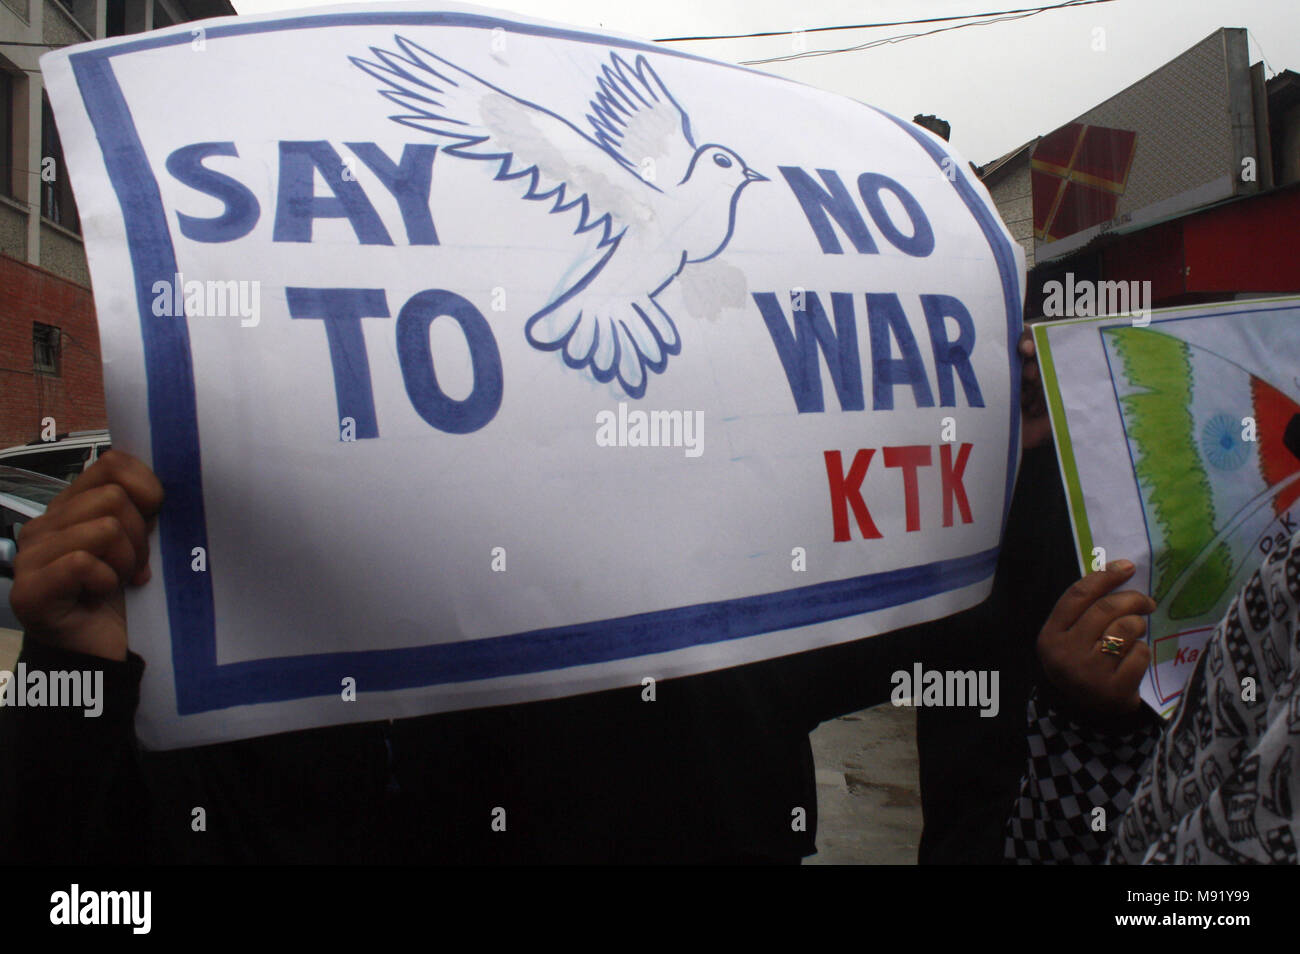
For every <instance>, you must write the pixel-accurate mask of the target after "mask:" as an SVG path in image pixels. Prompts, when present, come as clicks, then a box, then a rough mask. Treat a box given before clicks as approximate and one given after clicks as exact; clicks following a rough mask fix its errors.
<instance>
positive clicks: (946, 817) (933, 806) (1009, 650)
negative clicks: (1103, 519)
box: [916, 444, 1079, 864]
mask: <svg viewBox="0 0 1300 954" xmlns="http://www.w3.org/2000/svg"><path fill="white" fill-rule="evenodd" d="M1078 578H1079V564H1078V560H1077V558H1076V556H1075V550H1074V538H1073V535H1072V533H1071V530H1070V516H1069V510H1068V503H1067V501H1066V497H1065V490H1064V487H1063V486H1062V484H1061V478H1060V472H1059V470H1058V469H1057V465H1056V457H1055V451H1054V449H1053V448H1052V446H1051V445H1050V444H1049V445H1046V446H1044V447H1039V448H1036V449H1034V450H1029V451H1025V453H1024V457H1023V459H1022V461H1021V465H1020V474H1019V477H1018V478H1017V481H1016V490H1015V499H1014V501H1013V502H1012V506H1011V515H1010V517H1009V519H1008V521H1007V530H1006V534H1005V536H1004V538H1003V541H1002V551H1001V553H1000V554H999V558H998V569H997V575H996V577H995V578H994V585H993V592H992V594H990V596H989V598H988V599H987V600H985V601H984V602H983V603H981V604H980V605H979V606H976V607H974V608H973V609H970V610H967V611H966V612H965V613H960V614H958V615H956V616H952V617H949V618H948V619H947V620H945V621H944V622H945V623H946V624H947V625H945V626H943V627H936V629H935V631H934V632H933V633H932V634H931V635H930V638H929V639H927V640H926V641H925V642H923V643H921V644H920V645H921V650H922V658H924V659H925V665H926V667H927V668H931V669H943V670H958V671H967V670H972V669H973V670H981V669H995V670H998V672H999V680H998V682H999V708H998V714H997V715H996V716H995V717H992V718H988V717H983V716H981V715H980V711H979V709H977V708H974V707H970V706H967V707H965V708H921V709H918V710H917V732H916V735H917V739H916V741H917V752H918V754H919V756H920V763H921V809H922V813H923V815H924V818H925V828H924V831H923V833H922V836H921V848H920V852H919V861H920V863H921V864H999V863H1000V862H1001V861H1002V852H1003V838H1004V835H1005V825H1006V814H1007V806H1008V805H1010V804H1011V803H1012V802H1013V801H1014V800H1015V798H1016V795H1017V793H1018V792H1019V788H1020V778H1021V775H1022V774H1023V773H1024V767H1025V759H1026V757H1027V755H1028V752H1027V749H1026V741H1025V716H1024V713H1025V706H1026V704H1027V702H1028V700H1029V696H1030V693H1031V691H1032V690H1033V687H1034V685H1035V684H1036V683H1037V682H1038V681H1039V680H1038V656H1037V652H1036V649H1035V643H1036V641H1037V638H1038V633H1039V630H1041V629H1042V627H1043V624H1044V623H1045V622H1046V621H1047V617H1048V616H1049V615H1051V612H1052V608H1053V607H1054V606H1055V605H1056V601H1057V600H1058V599H1059V598H1060V596H1061V594H1062V593H1064V592H1065V590H1066V589H1067V588H1068V587H1069V586H1070V584H1071V583H1073V582H1074V581H1075V580H1077V579H1078Z"/></svg>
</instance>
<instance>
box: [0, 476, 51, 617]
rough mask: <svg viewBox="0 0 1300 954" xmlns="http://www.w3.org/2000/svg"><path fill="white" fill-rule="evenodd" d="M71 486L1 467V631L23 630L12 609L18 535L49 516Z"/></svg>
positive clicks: (49, 478)
mask: <svg viewBox="0 0 1300 954" xmlns="http://www.w3.org/2000/svg"><path fill="white" fill-rule="evenodd" d="M67 486H68V482H67V481H66V480H58V479H56V478H54V477H46V476H45V475H44V474H36V473H33V472H31V471H29V470H19V469H18V468H17V467H5V466H0V629H21V628H22V626H21V624H20V623H19V622H18V620H17V618H16V617H15V616H14V614H13V610H12V609H10V608H9V590H10V589H11V588H12V587H13V582H14V557H15V556H16V555H17V553H18V533H19V531H21V530H22V528H23V524H25V523H26V522H27V521H28V520H31V519H32V518H33V517H39V516H40V515H41V514H43V513H45V508H46V507H48V506H49V503H50V501H51V500H53V499H54V498H55V497H57V496H58V495H59V494H60V493H62V492H63V490H65V489H66V488H67Z"/></svg>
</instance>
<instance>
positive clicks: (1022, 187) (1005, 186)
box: [986, 156, 1034, 268]
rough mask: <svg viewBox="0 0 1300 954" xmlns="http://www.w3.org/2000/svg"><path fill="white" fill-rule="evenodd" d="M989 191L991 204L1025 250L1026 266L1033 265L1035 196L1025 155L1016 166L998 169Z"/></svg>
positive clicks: (1030, 266) (1031, 266)
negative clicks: (991, 197) (1008, 168)
mask: <svg viewBox="0 0 1300 954" xmlns="http://www.w3.org/2000/svg"><path fill="white" fill-rule="evenodd" d="M986 185H987V183H986ZM989 194H990V195H991V196H993V204H994V205H996V206H997V207H998V212H999V214H1001V216H1002V221H1003V222H1005V223H1006V225H1007V228H1008V229H1010V230H1011V235H1012V237H1013V238H1014V239H1015V240H1016V241H1017V242H1019V243H1020V247H1021V248H1023V249H1024V250H1025V267H1026V268H1033V267H1034V199H1033V194H1032V193H1031V192H1030V187H1029V159H1028V156H1026V157H1025V159H1024V160H1023V161H1021V162H1018V163H1017V165H1016V168H1014V169H1012V170H1010V171H1006V170H1000V171H999V174H998V178H997V180H996V181H995V182H994V183H993V184H992V185H991V186H989Z"/></svg>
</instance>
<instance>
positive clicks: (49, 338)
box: [32, 321, 62, 375]
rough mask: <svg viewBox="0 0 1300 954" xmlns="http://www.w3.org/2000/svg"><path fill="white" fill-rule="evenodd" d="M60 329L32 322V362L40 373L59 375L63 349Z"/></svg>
mask: <svg viewBox="0 0 1300 954" xmlns="http://www.w3.org/2000/svg"><path fill="white" fill-rule="evenodd" d="M59 342H60V336H59V329H58V328H55V327H54V326H53V325H43V324H41V323H40V322H39V321H37V322H33V323H32V362H33V363H34V364H35V366H36V372H37V373H38V374H53V375H58V373H59V365H60V360H59V359H60V358H61V357H62V355H61V351H62V349H61V348H60V346H59Z"/></svg>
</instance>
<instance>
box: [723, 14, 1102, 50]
mask: <svg viewBox="0 0 1300 954" xmlns="http://www.w3.org/2000/svg"><path fill="white" fill-rule="evenodd" d="M1112 2H1113V0H1066V2H1064V3H1055V4H1051V5H1050V6H1044V7H1035V8H1031V9H1028V10H1023V11H1021V12H1019V13H1009V14H1005V15H996V18H995V19H992V20H987V19H986V20H973V21H971V22H969V23H958V24H955V25H954V26H946V27H939V28H938V29H936V30H926V31H925V32H923V33H905V34H901V35H899V36H889V37H883V38H881V39H879V40H871V41H870V42H867V43H860V44H858V45H857V46H846V47H841V48H838V49H834V50H807V51H804V52H800V53H790V54H787V55H785V56H769V57H767V58H765V59H761V60H741V61H740V62H741V65H742V66H762V65H764V64H767V63H786V62H790V61H792V60H803V59H808V58H810V57H814V56H831V55H832V54H835V53H856V52H859V51H861V50H869V49H872V48H873V47H877V46H884V45H885V44H892V43H902V42H904V41H906V40H915V39H918V38H920V37H923V36H933V35H934V34H936V33H946V32H947V31H949V30H961V29H964V28H965V27H977V26H991V25H992V24H994V23H1006V22H1009V21H1011V20H1024V19H1026V18H1028V17H1032V16H1037V15H1038V14H1040V13H1046V12H1048V11H1050V10H1064V9H1069V8H1071V7H1084V6H1089V5H1091V4H1094V3H1112Z"/></svg>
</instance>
